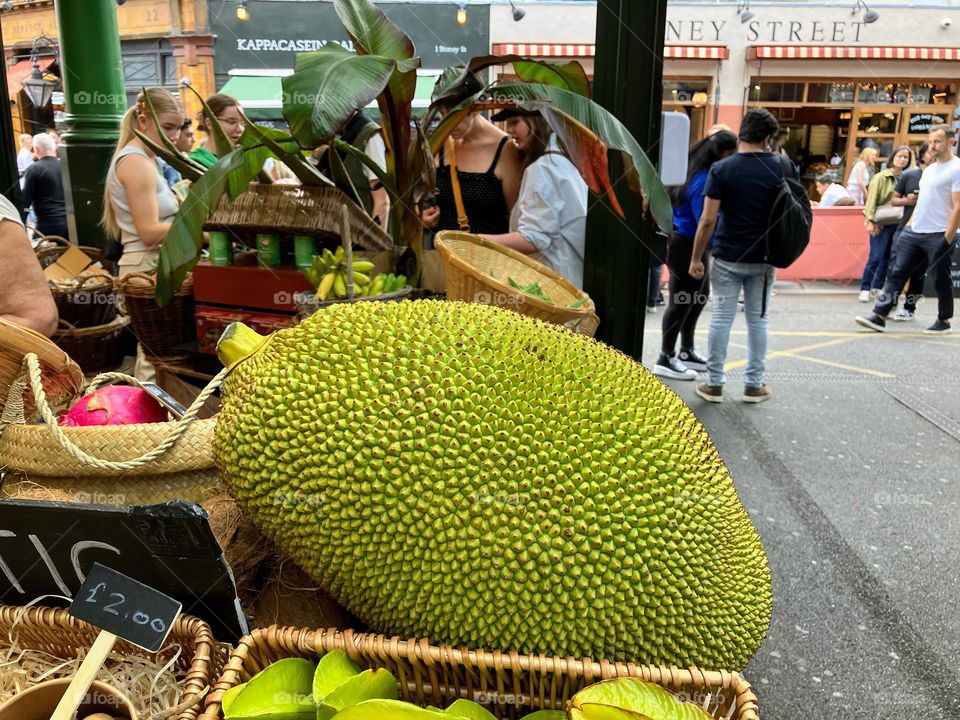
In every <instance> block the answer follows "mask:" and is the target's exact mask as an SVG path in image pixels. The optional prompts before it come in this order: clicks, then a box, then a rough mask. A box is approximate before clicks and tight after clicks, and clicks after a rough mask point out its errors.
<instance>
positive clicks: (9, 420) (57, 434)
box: [0, 353, 228, 472]
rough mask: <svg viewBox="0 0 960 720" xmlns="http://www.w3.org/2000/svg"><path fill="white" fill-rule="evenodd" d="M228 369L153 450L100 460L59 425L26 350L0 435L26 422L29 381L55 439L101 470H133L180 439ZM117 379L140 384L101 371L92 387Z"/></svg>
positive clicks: (37, 365)
mask: <svg viewBox="0 0 960 720" xmlns="http://www.w3.org/2000/svg"><path fill="white" fill-rule="evenodd" d="M227 372H228V371H227V369H226V368H224V369H223V370H221V371H220V372H219V373H218V374H217V375H216V377H214V378H213V380H211V381H210V382H209V383H208V384H207V386H206V387H205V388H204V389H203V390H202V391H201V392H200V394H199V395H197V398H196V400H194V401H193V404H192V405H191V406H190V407H189V408H187V411H186V412H185V413H184V415H183V417H182V418H180V420H178V421H177V423H176V424H175V425H174V427H173V429H171V431H170V434H169V435H168V436H167V437H166V438H164V440H163V442H161V443H160V444H159V445H157V446H156V447H155V448H153V450H150V451H148V452H146V453H144V454H143V455H141V456H140V457H137V458H132V459H130V460H120V461H112V460H101V459H100V458H97V457H94V456H92V455H89V454H88V453H86V452H84V451H83V450H81V449H80V448H78V447H77V446H76V445H75V444H74V443H73V442H72V441H71V440H70V438H68V437H67V435H66V433H64V432H63V430H62V429H61V428H60V424H59V423H58V422H57V418H56V416H55V415H54V414H53V410H52V409H51V408H50V405H49V404H48V403H47V395H46V393H45V392H44V390H43V382H42V379H41V374H40V360H39V359H38V358H37V356H36V355H35V354H34V353H27V355H26V357H24V359H23V367H22V368H21V370H20V375H19V376H17V379H16V380H15V381H14V382H13V383H12V384H11V386H10V392H9V393H8V395H7V404H6V406H5V407H4V410H3V414H2V415H0V435H2V434H3V431H4V430H5V429H6V428H7V426H8V425H12V424H14V423H19V424H23V423H24V422H25V418H24V411H23V391H24V389H25V388H26V387H27V386H28V385H29V387H30V389H31V390H32V392H33V399H34V402H35V403H36V407H37V410H38V411H39V412H40V416H41V417H42V418H43V421H44V422H45V423H46V424H47V427H49V428H50V432H51V433H52V434H53V436H54V438H55V439H56V441H57V442H58V443H59V444H60V446H61V447H62V448H63V449H64V450H65V451H66V452H67V453H68V454H69V455H70V456H71V457H73V458H74V459H76V460H78V461H79V462H82V463H85V464H87V465H90V466H92V467H95V468H99V469H101V470H106V471H108V472H118V471H124V470H133V469H134V468H138V467H140V466H142V465H146V464H148V463H150V462H152V461H154V460H156V459H157V458H158V457H160V456H161V455H163V454H164V453H165V452H166V451H167V450H169V449H170V448H171V447H173V445H174V444H175V443H176V442H177V440H179V439H180V436H181V435H183V433H184V432H186V430H187V427H189V425H190V423H191V422H193V421H194V420H196V418H197V413H199V412H200V408H202V407H203V404H204V403H205V402H206V401H207V399H208V398H209V397H210V396H211V395H212V394H213V393H214V391H215V390H216V389H217V388H218V387H220V384H221V383H222V382H223V379H224V378H225V377H226V376H227ZM118 379H122V380H133V381H134V382H135V383H136V384H137V385H139V383H137V381H136V380H135V379H134V378H131V377H130V376H128V375H124V374H123V373H103V374H102V375H98V376H97V377H96V378H94V380H93V382H92V383H91V388H93V389H96V388H97V387H99V386H100V385H102V384H103V383H105V382H108V381H110V380H118Z"/></svg>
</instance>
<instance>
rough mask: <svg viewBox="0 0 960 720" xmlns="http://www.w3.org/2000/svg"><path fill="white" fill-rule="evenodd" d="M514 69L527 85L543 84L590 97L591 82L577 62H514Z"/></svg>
mask: <svg viewBox="0 0 960 720" xmlns="http://www.w3.org/2000/svg"><path fill="white" fill-rule="evenodd" d="M513 69H514V71H516V73H517V77H519V78H520V79H521V80H523V82H525V83H542V84H544V85H553V86H554V87H558V88H563V89H564V90H569V91H570V92H575V93H577V95H583V96H584V97H590V80H589V79H588V78H587V73H586V71H584V69H583V65H581V64H580V63H578V62H577V61H576V60H571V61H570V62H565V63H556V62H548V61H546V60H514V61H513Z"/></svg>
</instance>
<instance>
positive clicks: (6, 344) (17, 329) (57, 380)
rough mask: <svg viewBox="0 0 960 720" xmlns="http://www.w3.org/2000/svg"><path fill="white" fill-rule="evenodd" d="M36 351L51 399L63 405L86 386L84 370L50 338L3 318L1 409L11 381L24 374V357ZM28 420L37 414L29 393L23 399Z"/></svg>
mask: <svg viewBox="0 0 960 720" xmlns="http://www.w3.org/2000/svg"><path fill="white" fill-rule="evenodd" d="M29 352H32V353H36V354H37V356H38V357H39V358H40V364H41V366H42V368H43V389H44V391H45V392H46V395H47V401H48V402H49V403H50V404H51V405H52V406H53V407H59V406H61V405H63V404H65V403H67V402H69V401H70V400H71V399H73V398H74V397H75V396H76V395H77V394H78V393H79V392H80V388H81V387H83V371H82V370H81V369H80V366H79V365H77V364H76V363H75V362H74V361H73V360H71V359H70V356H68V355H67V354H66V353H65V352H64V351H63V350H61V349H60V348H58V347H57V346H56V345H54V344H53V342H51V341H50V339H49V338H46V337H44V336H43V335H41V334H40V333H37V332H34V331H33V330H30V329H29V328H25V327H23V326H22V325H17V324H16V323H12V322H9V321H7V320H4V319H3V318H0V412H2V411H3V409H4V405H5V404H6V400H7V391H8V389H9V388H10V385H11V383H13V381H14V380H16V378H17V377H18V376H19V375H20V368H21V367H22V366H23V357H24V355H26V354H27V353H29ZM22 402H23V406H24V408H23V412H24V415H25V417H26V418H27V420H34V419H35V418H36V417H37V414H36V408H35V407H34V402H33V397H32V395H31V394H30V393H29V392H26V393H25V394H24V396H23V398H22Z"/></svg>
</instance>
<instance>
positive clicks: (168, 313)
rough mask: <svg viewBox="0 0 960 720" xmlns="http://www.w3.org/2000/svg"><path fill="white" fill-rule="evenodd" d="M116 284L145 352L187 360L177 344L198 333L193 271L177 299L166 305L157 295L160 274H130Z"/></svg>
mask: <svg viewBox="0 0 960 720" xmlns="http://www.w3.org/2000/svg"><path fill="white" fill-rule="evenodd" d="M116 284H117V291H118V292H119V293H120V294H121V295H122V296H123V303H124V307H125V308H126V311H127V315H129V316H130V329H131V330H133V334H134V335H135V336H136V338H137V341H138V342H139V343H140V344H141V345H142V346H143V352H144V354H146V355H147V356H149V357H150V358H154V359H157V360H159V361H167V362H172V361H176V360H183V359H185V358H186V357H187V356H186V355H185V354H184V353H183V352H182V351H179V350H177V346H179V345H183V344H184V343H188V342H190V341H191V340H195V339H196V336H197V331H196V313H195V311H194V301H193V274H192V273H191V274H188V275H187V277H186V279H185V280H184V281H183V285H181V286H180V289H179V290H177V292H176V293H175V294H174V297H173V300H171V301H170V303H169V304H168V305H165V306H163V307H160V306H159V305H157V301H156V297H155V295H156V292H157V275H156V273H145V272H133V273H129V274H127V275H124V276H123V277H120V278H117V280H116Z"/></svg>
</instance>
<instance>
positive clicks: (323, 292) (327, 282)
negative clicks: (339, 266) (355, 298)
mask: <svg viewBox="0 0 960 720" xmlns="http://www.w3.org/2000/svg"><path fill="white" fill-rule="evenodd" d="M336 276H337V274H336V273H335V272H329V273H327V274H326V275H324V276H323V279H322V280H321V281H320V283H319V285H317V299H318V300H326V299H327V295H329V294H330V288H332V287H333V283H334V280H335V279H336Z"/></svg>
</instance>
